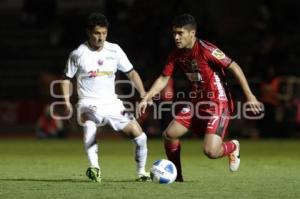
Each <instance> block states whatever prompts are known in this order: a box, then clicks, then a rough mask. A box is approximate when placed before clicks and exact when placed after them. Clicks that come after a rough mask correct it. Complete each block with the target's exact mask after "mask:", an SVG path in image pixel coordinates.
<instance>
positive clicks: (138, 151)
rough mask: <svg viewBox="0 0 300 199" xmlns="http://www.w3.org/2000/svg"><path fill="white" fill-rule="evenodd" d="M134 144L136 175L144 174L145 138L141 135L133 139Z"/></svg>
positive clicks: (144, 135)
mask: <svg viewBox="0 0 300 199" xmlns="http://www.w3.org/2000/svg"><path fill="white" fill-rule="evenodd" d="M133 142H134V143H135V161H136V166H137V174H138V175H139V174H144V173H145V166H146V161H147V152H148V149H147V136H146V134H145V133H142V134H141V135H139V136H138V137H136V138H134V139H133Z"/></svg>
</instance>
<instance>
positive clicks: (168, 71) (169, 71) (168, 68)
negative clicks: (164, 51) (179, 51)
mask: <svg viewBox="0 0 300 199" xmlns="http://www.w3.org/2000/svg"><path fill="white" fill-rule="evenodd" d="M174 66H175V56H174V54H173V53H172V54H170V55H169V57H168V60H167V63H166V65H165V67H164V69H163V71H162V75H164V76H172V75H173V72H174Z"/></svg>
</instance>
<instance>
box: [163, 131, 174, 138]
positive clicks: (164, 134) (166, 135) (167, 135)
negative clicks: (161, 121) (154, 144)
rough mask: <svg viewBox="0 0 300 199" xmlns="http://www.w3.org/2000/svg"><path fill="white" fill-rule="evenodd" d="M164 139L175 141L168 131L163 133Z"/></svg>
mask: <svg viewBox="0 0 300 199" xmlns="http://www.w3.org/2000/svg"><path fill="white" fill-rule="evenodd" d="M163 138H164V139H165V140H172V139H174V138H172V136H170V135H169V133H168V131H164V132H163Z"/></svg>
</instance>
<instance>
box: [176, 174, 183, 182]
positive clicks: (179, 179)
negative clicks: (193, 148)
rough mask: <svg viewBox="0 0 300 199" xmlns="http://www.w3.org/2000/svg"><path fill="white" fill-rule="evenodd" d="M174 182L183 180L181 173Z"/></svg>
mask: <svg viewBox="0 0 300 199" xmlns="http://www.w3.org/2000/svg"><path fill="white" fill-rule="evenodd" d="M175 182H183V177H182V175H181V174H180V175H177V177H176V180H175Z"/></svg>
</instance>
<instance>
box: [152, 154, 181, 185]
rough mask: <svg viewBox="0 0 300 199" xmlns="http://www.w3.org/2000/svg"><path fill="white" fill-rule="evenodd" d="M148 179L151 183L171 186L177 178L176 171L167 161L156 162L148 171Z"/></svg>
mask: <svg viewBox="0 0 300 199" xmlns="http://www.w3.org/2000/svg"><path fill="white" fill-rule="evenodd" d="M150 177H151V180H152V181H153V182H156V183H160V184H171V183H173V182H174V181H175V179H176V177H177V169H176V167H175V165H174V164H173V162H171V161H169V160H165V159H161V160H156V161H155V162H154V163H153V165H152V167H151V169H150Z"/></svg>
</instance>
